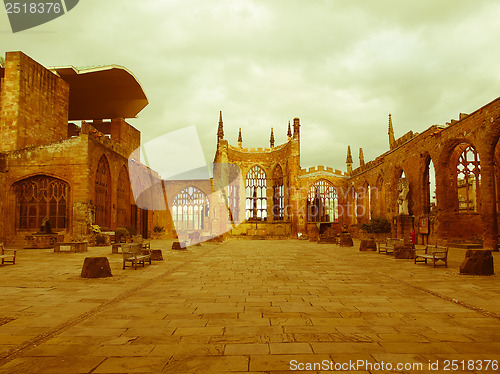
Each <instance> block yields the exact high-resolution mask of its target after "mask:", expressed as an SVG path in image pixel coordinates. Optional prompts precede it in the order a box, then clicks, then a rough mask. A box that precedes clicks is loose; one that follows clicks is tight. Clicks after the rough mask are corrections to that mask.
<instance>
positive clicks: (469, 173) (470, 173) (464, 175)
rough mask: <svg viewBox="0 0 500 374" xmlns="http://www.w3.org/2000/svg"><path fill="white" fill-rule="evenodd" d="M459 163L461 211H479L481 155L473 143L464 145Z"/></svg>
mask: <svg viewBox="0 0 500 374" xmlns="http://www.w3.org/2000/svg"><path fill="white" fill-rule="evenodd" d="M463 146H465V149H464V150H463V152H462V153H461V154H460V157H459V158H458V163H457V193H458V210H459V212H477V211H478V204H479V198H478V195H479V187H480V186H481V169H480V162H479V155H478V153H477V152H476V149H475V148H474V147H473V146H471V145H465V144H464V145H463Z"/></svg>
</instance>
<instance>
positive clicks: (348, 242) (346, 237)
mask: <svg viewBox="0 0 500 374" xmlns="http://www.w3.org/2000/svg"><path fill="white" fill-rule="evenodd" d="M339 244H340V246H341V247H353V246H354V243H353V242H352V238H351V234H350V233H348V232H343V233H342V234H340V242H339Z"/></svg>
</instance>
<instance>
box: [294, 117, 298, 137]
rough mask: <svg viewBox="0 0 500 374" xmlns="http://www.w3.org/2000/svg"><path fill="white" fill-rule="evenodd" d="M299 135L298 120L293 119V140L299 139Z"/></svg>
mask: <svg viewBox="0 0 500 374" xmlns="http://www.w3.org/2000/svg"><path fill="white" fill-rule="evenodd" d="M299 133H300V119H298V118H294V119H293V137H294V138H295V139H299Z"/></svg>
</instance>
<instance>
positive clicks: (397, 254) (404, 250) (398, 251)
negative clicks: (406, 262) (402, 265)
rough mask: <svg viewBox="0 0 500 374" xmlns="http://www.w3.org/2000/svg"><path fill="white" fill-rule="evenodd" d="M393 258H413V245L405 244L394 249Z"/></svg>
mask: <svg viewBox="0 0 500 374" xmlns="http://www.w3.org/2000/svg"><path fill="white" fill-rule="evenodd" d="M394 258H399V259H408V258H415V249H414V248H413V245H411V244H405V245H403V246H402V247H399V248H394Z"/></svg>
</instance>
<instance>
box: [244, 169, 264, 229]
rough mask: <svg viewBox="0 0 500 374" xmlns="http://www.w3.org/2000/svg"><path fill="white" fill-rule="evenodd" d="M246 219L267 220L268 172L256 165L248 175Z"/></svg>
mask: <svg viewBox="0 0 500 374" xmlns="http://www.w3.org/2000/svg"><path fill="white" fill-rule="evenodd" d="M246 219H248V220H255V221H261V220H262V221H265V220H267V197H266V173H265V172H264V170H263V169H262V168H261V167H260V166H254V167H253V168H251V169H250V171H249V172H248V173H247V177H246Z"/></svg>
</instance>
